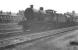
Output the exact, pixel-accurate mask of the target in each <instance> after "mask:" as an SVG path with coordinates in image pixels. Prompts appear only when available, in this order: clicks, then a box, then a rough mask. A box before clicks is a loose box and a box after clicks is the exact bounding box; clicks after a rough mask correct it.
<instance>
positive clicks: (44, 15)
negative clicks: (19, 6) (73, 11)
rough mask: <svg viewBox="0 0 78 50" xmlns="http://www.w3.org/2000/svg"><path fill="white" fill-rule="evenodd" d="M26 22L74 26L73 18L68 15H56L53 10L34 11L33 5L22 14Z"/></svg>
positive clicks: (41, 9)
mask: <svg viewBox="0 0 78 50" xmlns="http://www.w3.org/2000/svg"><path fill="white" fill-rule="evenodd" d="M24 15H25V17H26V18H27V21H34V22H41V23H44V22H45V23H47V22H51V23H53V24H65V25H75V23H76V21H75V18H74V17H73V16H72V15H70V14H60V13H56V11H55V10H50V9H48V10H45V11H44V10H43V7H40V10H35V9H34V8H33V5H31V6H30V8H27V9H26V10H25V12H24Z"/></svg>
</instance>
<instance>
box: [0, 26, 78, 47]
mask: <svg viewBox="0 0 78 50" xmlns="http://www.w3.org/2000/svg"><path fill="white" fill-rule="evenodd" d="M76 29H78V28H77V26H75V27H69V28H62V29H57V30H53V31H52V30H50V31H46V32H40V33H37V34H30V35H20V36H16V37H11V38H8V39H6V38H5V39H3V40H0V48H5V47H7V46H11V45H17V44H21V43H24V42H26V43H27V42H28V43H29V42H32V41H36V40H39V39H43V38H44V39H47V38H50V37H52V36H54V35H58V34H61V35H62V34H63V33H64V32H69V31H73V30H76Z"/></svg>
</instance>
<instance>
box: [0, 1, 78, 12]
mask: <svg viewBox="0 0 78 50" xmlns="http://www.w3.org/2000/svg"><path fill="white" fill-rule="evenodd" d="M31 4H33V5H34V8H36V9H39V7H44V9H54V10H56V11H58V12H62V13H63V12H67V11H69V12H71V11H72V10H75V11H76V12H77V13H78V6H77V5H78V1H77V0H0V10H3V11H11V12H18V10H25V9H26V8H27V7H29V5H31Z"/></svg>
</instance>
